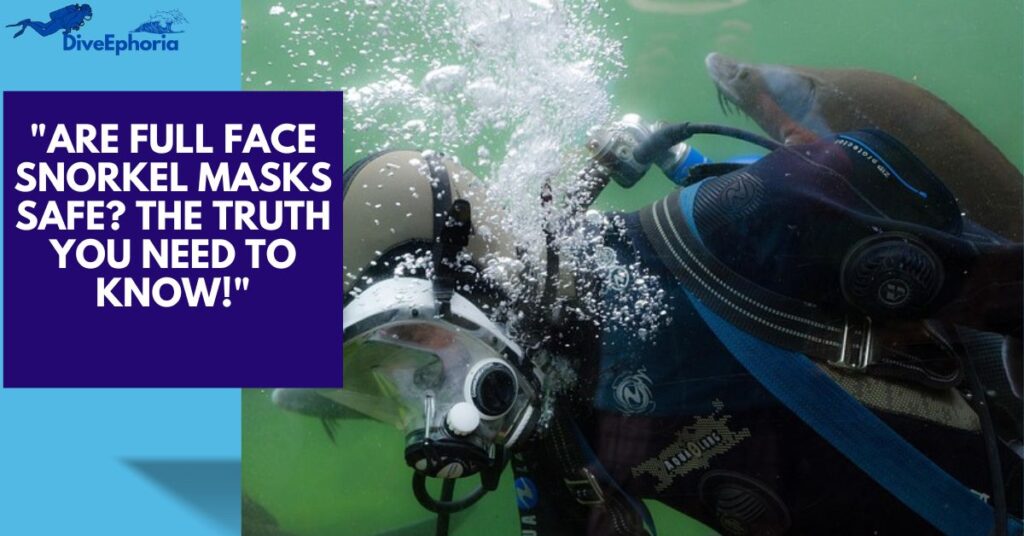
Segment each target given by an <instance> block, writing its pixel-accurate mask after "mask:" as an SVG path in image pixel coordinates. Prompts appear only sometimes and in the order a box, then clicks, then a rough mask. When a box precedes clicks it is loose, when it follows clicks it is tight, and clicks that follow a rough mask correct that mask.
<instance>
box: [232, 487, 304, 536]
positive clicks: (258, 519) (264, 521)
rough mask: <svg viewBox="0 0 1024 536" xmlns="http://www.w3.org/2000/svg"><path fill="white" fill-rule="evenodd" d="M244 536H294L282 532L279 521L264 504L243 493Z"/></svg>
mask: <svg viewBox="0 0 1024 536" xmlns="http://www.w3.org/2000/svg"><path fill="white" fill-rule="evenodd" d="M242 536H293V535H292V533H290V532H286V531H284V530H281V528H280V527H279V526H278V525H277V519H276V518H275V517H274V515H273V514H271V513H270V511H268V510H267V509H266V508H265V507H264V506H263V505H262V504H260V503H258V502H256V501H255V500H253V499H252V497H249V494H248V493H245V492H242Z"/></svg>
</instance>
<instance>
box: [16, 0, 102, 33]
mask: <svg viewBox="0 0 1024 536" xmlns="http://www.w3.org/2000/svg"><path fill="white" fill-rule="evenodd" d="M90 20H92V7H91V6H90V5H89V4H68V5H66V6H64V7H62V8H60V9H58V10H55V11H51V12H50V20H48V21H46V22H42V21H37V20H32V19H22V20H20V21H18V22H15V23H14V24H8V25H7V27H8V28H19V27H20V29H19V30H18V31H17V32H16V33H15V34H14V37H15V38H17V37H20V36H21V34H23V33H25V30H27V29H29V28H31V29H33V30H35V32H36V33H37V34H39V35H40V37H47V36H50V35H53V34H55V33H57V32H59V31H61V30H63V31H64V35H65V36H66V35H68V34H70V33H71V32H77V31H78V30H81V29H82V26H83V25H84V24H85V23H86V22H88V21H90Z"/></svg>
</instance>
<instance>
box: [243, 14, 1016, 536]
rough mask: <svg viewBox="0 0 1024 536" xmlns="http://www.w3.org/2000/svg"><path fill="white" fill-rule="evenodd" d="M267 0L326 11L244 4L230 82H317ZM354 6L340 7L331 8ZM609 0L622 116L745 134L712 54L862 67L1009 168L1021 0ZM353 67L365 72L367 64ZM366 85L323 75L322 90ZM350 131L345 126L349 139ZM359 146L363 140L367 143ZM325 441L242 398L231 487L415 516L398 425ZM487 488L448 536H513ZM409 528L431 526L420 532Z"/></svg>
mask: <svg viewBox="0 0 1024 536" xmlns="http://www.w3.org/2000/svg"><path fill="white" fill-rule="evenodd" d="M278 4H280V5H282V6H283V7H285V8H286V11H291V10H292V8H293V7H298V8H300V9H302V10H303V11H304V12H305V11H309V10H311V9H315V10H319V11H322V12H323V13H324V14H325V16H332V14H333V16H335V17H337V16H340V15H338V14H337V13H334V12H333V10H332V9H331V7H330V6H326V7H325V6H321V7H304V6H302V5H300V4H298V3H293V2H278V1H277V0H273V1H267V0H244V1H243V17H244V18H245V20H246V23H247V29H246V30H245V32H244V38H245V40H246V44H245V45H244V46H243V48H242V54H243V57H242V66H243V73H242V75H243V80H244V81H243V87H244V88H245V89H253V90H263V89H273V90H284V89H324V88H325V87H332V86H330V85H328V84H325V83H324V82H323V80H322V79H320V78H312V81H307V78H309V77H308V76H307V75H308V74H309V73H310V72H312V71H313V70H314V68H313V67H309V68H302V67H297V66H296V65H295V63H296V60H295V59H293V58H289V57H288V55H287V54H286V48H287V47H288V45H287V44H286V43H287V38H288V36H289V32H291V31H292V30H294V29H295V27H294V26H285V25H284V23H285V22H287V13H285V14H284V15H277V16H271V15H269V11H270V7H271V6H273V5H278ZM359 4H360V3H359V2H353V1H350V2H348V3H347V4H345V5H344V6H342V10H345V9H358V8H356V7H353V5H359ZM613 5H614V10H612V11H611V12H610V16H609V17H608V19H607V20H605V21H603V23H602V24H606V25H607V26H608V28H610V33H611V34H612V35H613V36H617V37H618V38H620V39H622V40H623V41H622V42H623V47H624V48H623V52H624V58H625V62H626V76H625V77H624V78H622V79H620V80H617V81H616V82H615V83H614V84H613V85H612V86H611V88H610V91H611V94H612V99H613V102H614V104H615V105H616V106H617V107H618V109H619V110H620V111H621V112H627V111H630V112H636V113H639V114H641V115H642V116H644V117H646V118H652V119H659V118H660V119H666V120H673V121H681V120H690V121H715V122H721V123H727V124H734V125H737V126H742V127H745V128H752V129H756V125H754V124H753V123H752V122H751V121H749V120H747V119H744V118H742V117H737V116H729V117H726V116H724V115H723V114H722V112H721V110H720V109H719V107H718V104H717V99H716V95H715V90H714V88H713V87H712V85H711V83H710V82H709V81H708V78H707V76H706V74H705V72H704V65H703V58H704V56H705V55H706V54H707V53H708V52H711V51H719V52H723V53H726V54H728V55H730V56H734V57H736V58H739V59H741V60H744V61H750V62H758V63H761V62H767V63H782V64H797V65H807V66H816V67H862V68H868V69H872V70H876V71H882V72H886V73H889V74H892V75H895V76H898V77H900V78H903V79H906V80H911V81H914V82H916V83H917V84H919V85H921V86H923V87H925V88H927V89H928V90H930V91H932V92H933V93H935V94H936V95H938V96H940V97H942V98H943V99H944V100H946V102H948V103H949V104H950V105H952V106H953V107H954V108H956V109H957V110H959V111H960V112H961V113H962V114H963V115H964V116H966V117H967V118H968V119H970V120H971V122H973V123H974V125H975V126H977V127H978V129H980V130H981V131H982V132H984V133H985V134H986V135H987V136H988V137H989V138H990V139H991V140H992V141H993V142H994V143H995V144H996V145H997V146H998V147H999V148H1000V149H1001V150H1002V151H1003V152H1004V154H1006V156H1007V157H1008V158H1009V159H1010V161H1011V162H1013V163H1014V164H1016V165H1017V166H1018V167H1021V163H1022V161H1024V88H1022V84H1024V76H1022V75H1024V25H1022V21H1024V3H1022V2H1021V1H1012V2H1011V1H1002V0H990V1H986V2H964V1H952V0H927V1H916V2H910V1H903V2H893V1H891V0H888V1H886V0H865V1H861V2H823V1H811V0H804V1H797V0H747V1H744V0H715V1H683V0H676V1H672V0H632V1H631V2H616V3H614V4H613ZM637 6H639V7H637ZM640 8H644V9H640ZM659 10H660V11H659ZM698 11H705V12H703V13H696V12H698ZM323 24H328V23H327V22H324V23H323ZM355 30H356V33H358V32H359V30H360V29H359V28H356V29H355ZM365 31H366V32H370V31H372V29H371V28H366V29H365ZM365 38H366V35H353V34H352V33H351V32H349V34H348V35H347V36H345V37H344V38H339V39H337V40H336V41H335V42H318V43H316V44H315V47H316V58H317V59H322V60H323V59H327V60H329V61H330V63H331V65H332V66H333V67H338V66H343V65H346V64H347V63H350V62H351V63H357V64H362V63H361V62H364V61H365V60H363V59H362V57H361V56H360V55H359V54H358V53H357V51H356V48H357V47H358V43H361V42H362V41H363V40H365ZM254 71H255V72H254ZM356 71H357V72H359V73H362V74H363V75H364V76H367V77H372V76H373V73H372V69H357V70H356ZM290 80H294V82H292V81H290ZM267 81H271V82H272V84H271V85H267V84H266V82H267ZM368 81H369V80H368V79H363V80H360V79H358V77H353V78H344V80H343V81H341V80H338V79H335V80H334V81H333V84H334V86H333V87H338V86H340V85H342V84H344V85H359V84H362V83H366V82H368ZM355 135H356V134H353V133H351V132H350V133H349V134H348V136H349V137H350V139H351V138H352V137H353V136H355ZM581 135H582V133H581ZM936 136H940V137H941V136H942V133H939V132H937V133H936ZM361 141H367V142H369V143H370V144H372V143H373V140H372V138H371V139H367V138H365V137H363V138H362V139H361ZM698 143H699V146H700V147H701V149H702V150H704V151H705V153H707V154H708V155H709V156H711V157H712V158H722V157H727V156H730V155H734V154H737V153H742V152H749V149H748V147H746V146H743V145H739V144H734V143H732V142H728V141H720V140H715V139H710V140H704V139H702V140H701V141H699V142H698ZM353 145H354V144H348V145H347V146H346V151H345V159H346V162H349V163H350V162H353V161H354V160H355V159H356V158H357V155H355V154H354V153H353V149H352V146H353ZM670 186H671V185H670V184H669V183H668V182H667V181H665V180H661V179H657V178H655V177H653V176H652V177H648V180H646V181H642V182H641V183H640V184H639V185H638V186H637V187H635V188H633V189H632V190H629V191H624V190H621V189H618V188H617V187H614V186H613V187H611V188H609V190H608V191H607V192H606V193H605V195H604V196H603V197H602V199H601V206H603V207H605V208H622V209H634V208H638V207H640V206H642V205H644V204H646V203H649V202H651V201H653V200H655V199H658V198H660V197H661V196H663V195H665V194H666V193H668V192H669V191H670V189H671V188H670ZM337 437H338V441H337V445H334V444H332V443H331V442H330V441H329V440H328V439H327V437H326V435H325V434H324V432H323V430H322V429H321V428H320V424H319V423H318V422H316V421H315V420H313V419H309V418H305V417H300V416H296V415H290V414H285V413H283V412H281V411H280V410H277V409H276V408H274V407H273V406H272V405H271V403H270V397H269V392H265V391H249V392H246V393H244V395H243V438H242V440H243V441H242V445H243V488H244V489H245V490H246V492H247V493H249V494H250V495H251V496H252V497H253V498H255V499H256V500H257V501H259V502H260V503H262V504H263V505H264V506H266V507H267V508H268V509H269V510H270V511H271V512H273V513H274V515H275V516H276V517H277V518H278V520H279V522H280V524H281V525H282V527H283V528H285V529H287V530H289V531H292V532H294V533H295V534H297V535H298V536H327V535H331V536H333V535H350V534H351V535H361V534H379V533H385V532H386V531H387V530H392V529H396V528H399V527H403V526H408V525H410V524H415V523H417V522H421V521H424V520H427V519H428V517H429V516H428V515H427V514H426V513H425V512H424V511H423V510H422V509H421V508H420V507H419V506H418V504H417V503H416V502H415V500H414V499H413V497H412V494H411V492H410V489H409V480H410V478H411V472H410V470H409V469H407V468H406V467H405V465H404V463H403V462H402V440H401V437H400V436H399V434H398V432H396V431H394V430H392V429H389V428H387V427H385V426H383V425H377V424H372V423H368V422H361V421H360V422H349V423H343V424H342V425H341V427H340V428H339V430H338V434H337ZM502 482H503V486H502V488H501V489H500V490H499V491H498V492H496V493H493V494H491V495H489V496H488V497H486V498H485V499H484V500H483V501H482V502H481V503H480V504H479V505H477V506H476V507H474V508H473V509H471V510H470V511H469V512H467V513H464V514H459V515H456V516H455V518H454V521H453V523H454V527H455V530H453V531H452V533H453V534H465V535H471V534H472V535H476V534H487V535H488V536H502V535H506V534H508V535H511V534H518V533H519V532H518V522H517V515H516V509H515V500H514V497H513V494H512V492H511V489H510V482H511V479H510V478H509V475H508V474H506V475H505V476H504V477H503V481H502ZM463 491H464V490H463ZM652 508H653V510H654V513H655V517H656V522H657V524H658V528H659V532H660V533H662V534H669V535H672V534H707V533H708V532H709V531H708V530H707V529H703V528H701V527H699V526H698V525H696V524H694V523H692V522H691V521H688V520H687V519H686V518H684V517H683V516H681V515H679V514H676V513H674V512H672V511H670V510H667V509H665V508H660V507H658V506H657V505H656V504H652ZM408 533H409V534H432V528H430V527H429V526H423V527H420V528H419V530H414V531H409V532H408Z"/></svg>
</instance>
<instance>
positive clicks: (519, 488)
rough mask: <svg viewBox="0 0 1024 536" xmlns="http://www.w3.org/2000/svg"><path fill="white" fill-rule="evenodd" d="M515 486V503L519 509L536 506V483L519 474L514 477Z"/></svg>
mask: <svg viewBox="0 0 1024 536" xmlns="http://www.w3.org/2000/svg"><path fill="white" fill-rule="evenodd" d="M515 487H516V505H517V506H519V509H520V510H532V509H533V507H535V506H537V501H538V500H539V499H540V496H539V495H538V494H537V485H536V484H534V483H533V481H532V480H530V479H529V478H527V477H525V476H521V477H519V478H517V479H516V481H515Z"/></svg>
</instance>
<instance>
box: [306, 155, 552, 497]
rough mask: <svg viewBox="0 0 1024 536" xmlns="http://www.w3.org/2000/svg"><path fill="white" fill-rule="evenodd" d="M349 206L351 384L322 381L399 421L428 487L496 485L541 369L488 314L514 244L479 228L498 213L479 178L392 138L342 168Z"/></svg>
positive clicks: (362, 408) (337, 397)
mask: <svg viewBox="0 0 1024 536" xmlns="http://www.w3.org/2000/svg"><path fill="white" fill-rule="evenodd" d="M343 214H344V216H343V217H344V266H345V268H344V269H345V285H344V290H345V309H344V356H343V359H344V387H343V388H342V389H340V390H337V391H331V392H322V393H323V394H324V395H325V396H328V397H330V398H331V399H333V400H334V401H336V402H338V403H340V404H342V405H345V406H347V407H349V408H351V409H354V410H356V411H358V412H361V413H363V414H365V415H367V416H370V417H372V418H374V419H377V420H379V421H382V422H385V423H388V424H392V425H394V426H395V427H396V428H398V429H400V430H402V431H403V432H404V434H405V442H406V451H405V458H406V462H407V463H408V464H409V465H410V466H411V467H412V468H413V469H415V471H416V472H417V474H418V475H419V476H418V477H417V478H418V479H419V480H418V482H419V485H420V489H422V479H423V478H424V477H437V478H446V479H451V478H459V477H465V476H470V475H473V474H477V473H480V474H481V476H482V479H483V481H484V484H485V487H488V488H489V489H493V486H494V485H496V483H497V478H498V475H499V474H500V472H501V470H502V469H503V467H504V464H505V461H506V458H505V451H506V450H507V449H509V448H512V447H514V446H515V445H516V444H517V443H518V442H519V441H520V440H521V439H522V438H524V437H525V436H526V435H527V434H528V433H529V430H530V429H531V427H532V424H533V423H534V422H535V421H536V418H537V415H538V411H537V398H538V393H539V392H540V376H539V373H538V372H536V371H535V370H534V369H533V367H532V366H531V365H530V362H529V359H528V356H527V355H526V353H525V352H524V351H523V349H521V348H520V347H519V346H518V345H517V344H516V343H515V342H514V341H512V340H511V339H510V338H509V337H508V336H507V334H506V332H505V330H504V329H503V328H502V327H501V326H500V325H499V324H497V323H496V322H494V320H493V318H492V317H493V312H494V311H495V310H496V306H497V304H499V303H500V302H501V301H502V300H503V299H504V296H503V293H502V291H501V290H500V288H499V285H497V284H494V283H493V282H491V281H489V280H487V279H486V278H485V277H484V276H483V272H484V270H483V268H484V267H485V266H484V263H485V262H487V260H489V259H492V258H494V257H498V256H502V255H511V253H510V252H509V251H507V249H509V246H507V244H509V242H508V241H505V240H503V239H502V235H500V233H498V232H497V230H495V231H491V232H488V233H479V232H476V233H474V227H476V228H479V227H482V226H483V223H482V222H486V221H488V218H490V217H491V216H492V215H493V213H492V212H490V207H489V206H488V204H487V199H486V192H485V190H484V189H483V188H482V185H481V184H480V183H479V182H478V179H477V178H476V177H474V176H473V175H472V174H471V173H470V172H469V171H468V170H466V169H465V168H463V167H462V166H460V165H458V164H457V163H455V162H454V161H452V160H450V159H448V158H445V157H443V156H441V155H439V154H437V153H431V152H416V151H387V152H383V153H379V154H376V155H373V156H371V157H369V158H366V159H364V160H362V161H360V162H358V163H357V164H355V165H353V166H352V167H351V168H349V169H348V170H347V171H346V173H345V177H344V207H343ZM485 235H486V236H485ZM419 496H420V491H419V490H417V497H418V498H420V497H419ZM420 500H421V502H423V503H424V505H425V506H427V507H428V508H431V509H435V510H443V509H445V508H450V505H448V506H446V505H445V504H440V503H437V502H436V501H433V502H431V501H432V499H429V498H428V499H427V500H424V499H423V498H420Z"/></svg>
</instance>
